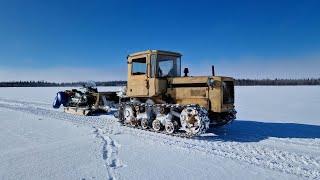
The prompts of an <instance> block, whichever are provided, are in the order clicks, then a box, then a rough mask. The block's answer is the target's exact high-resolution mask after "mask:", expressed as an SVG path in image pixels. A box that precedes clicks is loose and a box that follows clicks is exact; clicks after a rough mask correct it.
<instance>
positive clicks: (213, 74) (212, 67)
mask: <svg viewBox="0 0 320 180" xmlns="http://www.w3.org/2000/svg"><path fill="white" fill-rule="evenodd" d="M211 71H212V76H215V73H214V65H212V66H211Z"/></svg>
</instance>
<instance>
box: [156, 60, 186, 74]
mask: <svg viewBox="0 0 320 180" xmlns="http://www.w3.org/2000/svg"><path fill="white" fill-rule="evenodd" d="M157 60H158V70H157V75H158V77H179V76H181V70H180V69H181V66H180V61H181V60H180V57H175V56H164V55H158V57H157Z"/></svg>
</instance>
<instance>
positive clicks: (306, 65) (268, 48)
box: [0, 0, 320, 81]
mask: <svg viewBox="0 0 320 180" xmlns="http://www.w3.org/2000/svg"><path fill="white" fill-rule="evenodd" d="M319 9H320V1H316V0H315V1H313V0H305V1H297V0H288V1H284V0H283V1H276V0H268V1H267V0H265V1H263V0H261V1H240V0H234V1H222V0H220V1H214V0H213V1H209V0H208V1H203V0H198V1H182V0H181V1H139V0H138V1H133V0H128V1H125V0H123V1H107V0H105V1H103V0H96V1H94V0H93V1H89V0H87V1H84V0H64V1H60V0H47V1H41V0H37V1H36V0H20V1H17V0H7V1H4V0H0V80H1V81H3V80H20V79H21V80H49V81H77V80H89V79H91V80H113V79H117V80H120V79H126V61H125V58H126V56H127V55H128V54H129V53H132V52H135V51H141V50H146V49H163V50H172V51H178V52H181V53H182V54H183V55H184V56H183V60H184V61H183V66H185V67H189V69H190V72H191V74H192V75H208V74H210V67H209V65H211V64H214V65H216V71H217V73H218V74H219V75H227V76H234V77H236V78H276V77H279V78H299V77H301V78H304V77H320V73H319V70H318V68H319V67H320V51H319V50H320V11H319Z"/></svg>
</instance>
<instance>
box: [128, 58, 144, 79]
mask: <svg viewBox="0 0 320 180" xmlns="http://www.w3.org/2000/svg"><path fill="white" fill-rule="evenodd" d="M146 71H147V64H146V58H145V57H144V58H138V59H133V60H132V71H131V74H132V75H144V74H146Z"/></svg>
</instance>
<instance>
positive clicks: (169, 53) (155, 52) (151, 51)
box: [128, 50, 182, 57]
mask: <svg viewBox="0 0 320 180" xmlns="http://www.w3.org/2000/svg"><path fill="white" fill-rule="evenodd" d="M142 54H165V55H173V56H182V54H180V53H178V52H172V51H164V50H146V51H140V52H136V53H132V54H129V55H128V57H133V56H138V55H142Z"/></svg>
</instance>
